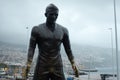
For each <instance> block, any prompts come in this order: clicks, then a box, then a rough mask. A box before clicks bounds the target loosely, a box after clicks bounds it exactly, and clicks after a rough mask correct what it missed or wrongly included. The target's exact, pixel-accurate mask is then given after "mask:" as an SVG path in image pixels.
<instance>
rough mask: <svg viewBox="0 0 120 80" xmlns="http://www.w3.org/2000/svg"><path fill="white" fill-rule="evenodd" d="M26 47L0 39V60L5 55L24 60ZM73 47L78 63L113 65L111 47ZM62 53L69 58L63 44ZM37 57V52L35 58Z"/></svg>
mask: <svg viewBox="0 0 120 80" xmlns="http://www.w3.org/2000/svg"><path fill="white" fill-rule="evenodd" d="M26 47H27V46H25V45H16V44H11V43H6V42H2V41H0V60H1V59H2V57H3V56H6V58H7V59H6V58H5V60H6V61H7V60H8V61H16V62H24V61H25V60H26V58H27V48H26ZM71 48H72V51H73V54H74V56H75V60H76V62H77V63H80V64H83V65H84V66H89V64H90V63H91V64H92V65H94V66H96V67H104V66H112V53H111V49H110V48H101V47H95V46H94V47H93V46H88V45H76V44H72V45H71ZM36 53H37V51H36ZM61 54H62V58H63V59H67V56H66V53H65V51H64V48H63V46H62V49H61ZM9 57H10V58H9ZM36 57H37V54H36V56H35V58H36ZM14 58H15V59H14ZM114 59H115V50H114ZM67 60H68V59H67Z"/></svg>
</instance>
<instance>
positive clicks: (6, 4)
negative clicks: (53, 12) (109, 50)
mask: <svg viewBox="0 0 120 80" xmlns="http://www.w3.org/2000/svg"><path fill="white" fill-rule="evenodd" d="M50 3H54V4H55V5H56V6H58V8H59V10H60V11H59V16H58V20H57V23H59V24H61V25H63V26H65V27H66V28H67V29H68V30H69V35H70V41H71V43H75V44H80V45H84V44H85V45H86V44H87V45H92V46H102V47H111V32H110V30H109V29H108V28H112V30H113V32H112V33H113V42H114V43H115V36H114V35H115V34H114V31H115V30H114V12H113V0H0V41H4V42H10V43H17V44H27V42H28V40H29V36H30V32H31V28H32V27H33V26H35V25H39V24H41V23H43V22H45V20H46V18H45V16H44V13H45V8H46V6H47V5H48V4H50ZM116 11H117V28H118V43H119V44H120V0H116ZM26 27H28V29H26ZM114 46H115V45H114ZM118 46H119V47H120V45H118Z"/></svg>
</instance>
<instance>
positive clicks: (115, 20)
mask: <svg viewBox="0 0 120 80" xmlns="http://www.w3.org/2000/svg"><path fill="white" fill-rule="evenodd" d="M113 3H114V4H113V5H114V24H115V40H116V41H115V43H116V67H117V80H119V60H118V59H119V55H118V38H117V19H116V2H115V0H113Z"/></svg>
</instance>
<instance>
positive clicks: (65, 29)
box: [57, 24, 68, 32]
mask: <svg viewBox="0 0 120 80" xmlns="http://www.w3.org/2000/svg"><path fill="white" fill-rule="evenodd" d="M57 26H58V27H59V28H61V29H62V30H63V31H64V32H67V31H68V29H67V28H66V27H64V26H62V25H60V24H57Z"/></svg>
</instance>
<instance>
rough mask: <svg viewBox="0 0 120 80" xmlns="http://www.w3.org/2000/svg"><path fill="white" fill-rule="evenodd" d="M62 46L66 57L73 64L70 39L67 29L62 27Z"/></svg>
mask: <svg viewBox="0 0 120 80" xmlns="http://www.w3.org/2000/svg"><path fill="white" fill-rule="evenodd" d="M63 46H64V48H65V52H66V54H67V56H68V59H69V60H70V63H71V64H73V63H74V56H73V54H72V50H71V45H70V40H69V34H68V30H67V29H64V36H63Z"/></svg>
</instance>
